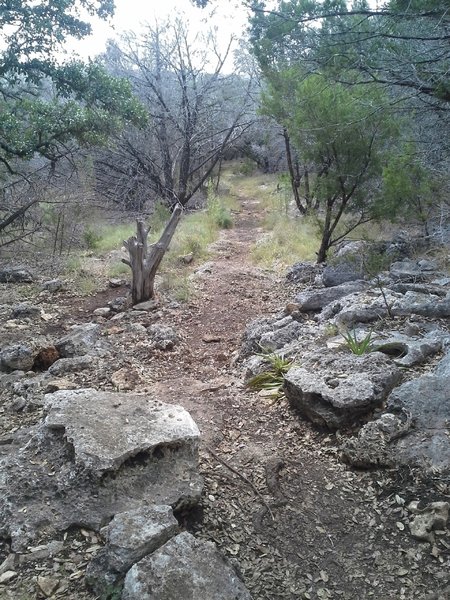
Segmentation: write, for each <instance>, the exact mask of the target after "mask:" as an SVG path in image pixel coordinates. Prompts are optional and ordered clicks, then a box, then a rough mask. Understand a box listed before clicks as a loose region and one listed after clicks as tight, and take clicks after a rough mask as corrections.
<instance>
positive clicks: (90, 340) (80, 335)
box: [55, 323, 100, 358]
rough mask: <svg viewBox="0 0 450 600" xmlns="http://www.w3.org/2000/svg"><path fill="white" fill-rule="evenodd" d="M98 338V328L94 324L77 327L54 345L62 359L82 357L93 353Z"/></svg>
mask: <svg viewBox="0 0 450 600" xmlns="http://www.w3.org/2000/svg"><path fill="white" fill-rule="evenodd" d="M99 337H100V326H99V325H97V324H95V323H88V324H87V325H79V326H77V327H74V329H73V331H72V332H71V333H69V334H68V335H66V336H64V337H63V338H61V339H60V340H58V341H57V342H56V343H55V347H56V349H57V350H58V352H59V354H60V356H61V357H62V358H73V357H74V356H84V355H86V354H91V353H92V352H93V351H95V349H96V346H97V342H98V340H99Z"/></svg>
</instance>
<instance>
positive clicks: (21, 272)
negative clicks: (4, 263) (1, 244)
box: [0, 267, 34, 283]
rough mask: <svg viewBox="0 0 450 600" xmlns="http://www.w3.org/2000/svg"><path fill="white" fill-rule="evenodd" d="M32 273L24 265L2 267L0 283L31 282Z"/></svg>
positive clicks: (32, 279)
mask: <svg viewBox="0 0 450 600" xmlns="http://www.w3.org/2000/svg"><path fill="white" fill-rule="evenodd" d="M33 281H34V277H33V275H32V274H31V273H30V271H29V270H28V269H26V268H24V267H2V268H1V269H0V283H32V282H33Z"/></svg>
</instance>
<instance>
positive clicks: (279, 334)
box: [259, 316, 302, 351]
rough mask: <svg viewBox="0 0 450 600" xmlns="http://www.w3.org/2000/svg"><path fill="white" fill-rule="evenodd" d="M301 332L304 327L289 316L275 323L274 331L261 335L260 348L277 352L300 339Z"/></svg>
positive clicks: (273, 325)
mask: <svg viewBox="0 0 450 600" xmlns="http://www.w3.org/2000/svg"><path fill="white" fill-rule="evenodd" d="M301 332H302V325H301V324H300V323H299V322H298V321H295V320H294V319H293V318H292V317H291V316H287V317H284V318H282V319H279V320H278V321H275V322H274V323H273V324H272V330H271V331H268V332H266V333H263V334H262V335H261V337H260V339H259V346H260V348H261V349H262V350H264V351H267V350H269V351H273V350H277V349H279V348H283V346H286V345H287V344H289V343H291V342H293V341H294V340H296V339H298V337H299V336H300V335H301Z"/></svg>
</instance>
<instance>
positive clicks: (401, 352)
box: [374, 331, 449, 367]
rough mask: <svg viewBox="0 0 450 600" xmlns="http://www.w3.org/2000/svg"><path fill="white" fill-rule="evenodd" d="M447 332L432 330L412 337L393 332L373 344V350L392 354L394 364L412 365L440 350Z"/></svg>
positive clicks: (422, 361)
mask: <svg viewBox="0 0 450 600" xmlns="http://www.w3.org/2000/svg"><path fill="white" fill-rule="evenodd" d="M446 337H447V338H448V337H449V336H448V334H444V333H443V332H439V331H433V332H431V333H429V334H427V335H425V336H423V337H419V338H418V339H414V338H411V337H408V336H405V335H402V334H400V333H396V334H393V335H392V336H390V337H389V338H388V339H386V340H383V342H382V343H377V344H375V345H374V350H376V351H378V352H382V353H383V354H387V355H388V356H392V357H393V359H394V360H395V362H396V364H398V365H403V366H405V367H412V366H414V365H420V364H422V363H424V362H425V361H426V360H427V359H428V358H429V357H431V356H434V355H435V354H437V353H438V352H440V351H441V350H442V344H443V340H444V339H445V338H446Z"/></svg>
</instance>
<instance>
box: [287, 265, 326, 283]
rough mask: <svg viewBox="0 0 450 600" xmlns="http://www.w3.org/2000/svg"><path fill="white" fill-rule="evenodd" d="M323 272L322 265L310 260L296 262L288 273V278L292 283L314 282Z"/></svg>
mask: <svg viewBox="0 0 450 600" xmlns="http://www.w3.org/2000/svg"><path fill="white" fill-rule="evenodd" d="M321 272H322V266H321V265H317V264H314V263H309V262H299V263H295V265H293V266H292V267H291V268H290V269H289V271H288V272H287V273H286V280H287V281H289V282H291V283H306V284H310V285H311V284H313V283H314V280H315V278H316V277H317V276H318V275H320V273H321Z"/></svg>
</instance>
